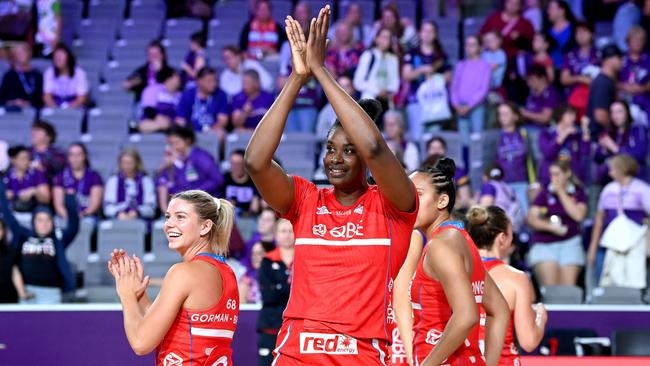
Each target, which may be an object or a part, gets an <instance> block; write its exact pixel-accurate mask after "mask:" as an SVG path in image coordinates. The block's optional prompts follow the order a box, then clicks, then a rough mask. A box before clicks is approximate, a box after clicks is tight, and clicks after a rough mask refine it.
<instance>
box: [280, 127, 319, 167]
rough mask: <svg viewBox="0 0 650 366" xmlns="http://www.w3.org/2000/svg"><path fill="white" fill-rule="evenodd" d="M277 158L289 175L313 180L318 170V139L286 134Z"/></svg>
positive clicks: (311, 135) (312, 136)
mask: <svg viewBox="0 0 650 366" xmlns="http://www.w3.org/2000/svg"><path fill="white" fill-rule="evenodd" d="M276 157H277V158H278V159H280V162H281V163H282V166H283V167H284V169H285V171H286V172H287V173H291V174H296V175H301V176H303V177H309V178H311V176H312V175H313V173H314V170H315V168H316V166H315V158H316V137H315V136H314V135H313V134H302V133H301V134H285V135H283V136H282V140H281V141H280V145H279V146H278V149H277V151H276Z"/></svg>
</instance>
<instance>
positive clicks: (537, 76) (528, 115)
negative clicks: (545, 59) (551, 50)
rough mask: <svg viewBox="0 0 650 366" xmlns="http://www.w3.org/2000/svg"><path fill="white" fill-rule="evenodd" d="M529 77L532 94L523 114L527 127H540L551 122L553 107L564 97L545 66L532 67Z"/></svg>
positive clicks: (522, 111) (522, 110)
mask: <svg viewBox="0 0 650 366" xmlns="http://www.w3.org/2000/svg"><path fill="white" fill-rule="evenodd" d="M527 79H528V80H527V81H528V87H529V88H530V94H528V99H526V105H525V106H524V108H522V109H521V115H522V117H523V118H524V119H525V120H526V128H532V129H540V128H543V127H546V126H548V125H549V124H550V123H551V119H552V118H553V109H554V108H555V107H557V106H558V105H559V104H560V102H561V101H562V97H561V96H560V93H558V91H557V90H556V89H555V87H554V86H553V85H552V84H551V83H550V81H549V80H548V76H547V74H546V70H544V68H542V67H539V66H534V67H532V68H531V69H530V70H529V71H528V77H527Z"/></svg>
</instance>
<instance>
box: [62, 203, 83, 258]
mask: <svg viewBox="0 0 650 366" xmlns="http://www.w3.org/2000/svg"><path fill="white" fill-rule="evenodd" d="M63 201H64V203H65V209H66V211H67V212H68V224H67V226H66V228H65V230H64V231H63V238H62V241H63V245H64V246H65V247H67V246H68V245H70V243H72V241H73V240H74V238H75V237H76V236H77V233H78V232H79V214H77V197H76V196H75V195H74V194H70V193H67V194H66V195H65V197H64V198H63Z"/></svg>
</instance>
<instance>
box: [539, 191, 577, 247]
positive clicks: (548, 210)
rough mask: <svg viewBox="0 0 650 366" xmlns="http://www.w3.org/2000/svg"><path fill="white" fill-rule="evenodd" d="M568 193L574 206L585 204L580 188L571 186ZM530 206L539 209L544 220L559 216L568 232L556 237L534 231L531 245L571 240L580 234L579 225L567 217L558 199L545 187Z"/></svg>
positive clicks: (548, 233)
mask: <svg viewBox="0 0 650 366" xmlns="http://www.w3.org/2000/svg"><path fill="white" fill-rule="evenodd" d="M568 191H569V195H570V196H571V198H572V199H573V201H574V202H575V203H576V204H578V203H587V195H586V194H585V191H583V190H582V188H580V187H575V186H573V189H571V188H570V189H568ZM532 206H537V207H539V208H540V212H541V214H542V215H543V216H544V217H545V218H550V217H551V216H553V215H556V216H559V218H560V222H561V223H562V225H565V226H566V227H567V228H568V230H567V233H566V234H565V235H564V236H557V235H555V234H552V233H550V232H546V231H536V232H535V233H534V234H533V236H532V238H531V243H552V242H555V241H561V240H566V239H569V238H572V237H574V236H576V235H578V234H579V233H580V224H579V223H578V222H576V221H575V220H573V219H572V218H571V217H570V216H569V214H568V213H567V212H566V210H565V209H564V206H562V203H561V202H560V199H559V198H558V197H557V196H556V195H555V194H554V193H552V192H550V191H549V190H548V188H547V187H543V188H542V191H541V192H540V193H539V194H538V195H537V197H536V198H535V200H534V201H533V204H532Z"/></svg>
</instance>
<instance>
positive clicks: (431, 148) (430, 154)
mask: <svg viewBox="0 0 650 366" xmlns="http://www.w3.org/2000/svg"><path fill="white" fill-rule="evenodd" d="M440 156H449V155H447V141H445V139H443V138H442V137H440V136H434V137H432V138H431V139H430V140H429V141H427V160H425V161H423V162H422V164H420V165H421V166H427V165H431V163H432V161H429V159H433V158H435V159H436V160H437V158H438V157H440ZM425 163H427V164H425ZM454 182H455V183H456V204H455V205H454V207H455V208H458V209H463V208H468V207H470V206H471V205H472V204H473V199H472V189H471V186H470V180H469V174H467V170H465V169H463V167H462V166H461V165H460V164H458V163H457V164H456V174H455V175H454Z"/></svg>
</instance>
